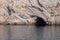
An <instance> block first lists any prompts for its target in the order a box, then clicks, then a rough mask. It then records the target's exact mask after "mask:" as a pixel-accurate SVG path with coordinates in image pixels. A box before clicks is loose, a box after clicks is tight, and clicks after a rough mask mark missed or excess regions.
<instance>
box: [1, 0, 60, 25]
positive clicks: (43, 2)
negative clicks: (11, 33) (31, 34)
mask: <svg viewBox="0 0 60 40" xmlns="http://www.w3.org/2000/svg"><path fill="white" fill-rule="evenodd" d="M37 16H38V17H41V18H42V19H44V20H45V21H46V23H47V24H60V0H0V24H34V23H35V19H36V18H37Z"/></svg>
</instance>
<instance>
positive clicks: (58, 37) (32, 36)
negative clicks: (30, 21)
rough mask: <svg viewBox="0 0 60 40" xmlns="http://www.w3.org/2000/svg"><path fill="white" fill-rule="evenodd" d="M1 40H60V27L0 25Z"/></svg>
mask: <svg viewBox="0 0 60 40" xmlns="http://www.w3.org/2000/svg"><path fill="white" fill-rule="evenodd" d="M0 40H60V26H45V27H36V26H34V25H0Z"/></svg>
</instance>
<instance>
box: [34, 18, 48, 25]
mask: <svg viewBox="0 0 60 40" xmlns="http://www.w3.org/2000/svg"><path fill="white" fill-rule="evenodd" d="M35 21H36V22H35V25H36V26H45V25H46V24H47V23H46V21H45V20H44V19H43V18H42V17H37V19H36V20H35Z"/></svg>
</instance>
